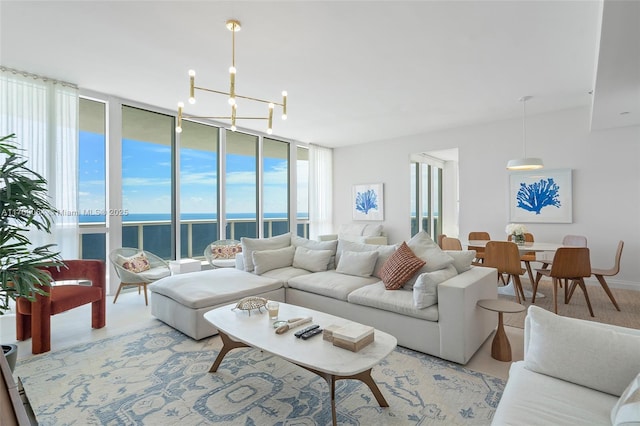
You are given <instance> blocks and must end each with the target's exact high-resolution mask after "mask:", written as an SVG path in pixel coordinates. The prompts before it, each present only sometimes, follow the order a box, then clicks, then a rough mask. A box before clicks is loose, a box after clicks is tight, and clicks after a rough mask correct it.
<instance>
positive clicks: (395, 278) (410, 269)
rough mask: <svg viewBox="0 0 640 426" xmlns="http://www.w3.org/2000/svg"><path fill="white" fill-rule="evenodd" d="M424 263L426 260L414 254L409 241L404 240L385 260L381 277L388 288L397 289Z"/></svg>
mask: <svg viewBox="0 0 640 426" xmlns="http://www.w3.org/2000/svg"><path fill="white" fill-rule="evenodd" d="M424 264H425V261H424V260H422V259H420V258H419V257H417V256H416V255H415V254H413V251H411V249H410V248H409V246H408V245H407V243H404V242H403V243H402V244H400V247H398V249H397V250H396V251H395V252H394V253H393V254H392V255H391V257H389V259H388V260H387V261H386V262H385V264H384V266H383V267H382V271H380V277H381V278H382V282H383V283H384V285H385V287H386V288H387V290H397V289H399V288H400V287H402V286H403V285H404V283H406V282H407V281H408V280H409V278H411V277H412V276H413V274H415V273H416V271H418V270H419V269H420V268H422V267H423V266H424Z"/></svg>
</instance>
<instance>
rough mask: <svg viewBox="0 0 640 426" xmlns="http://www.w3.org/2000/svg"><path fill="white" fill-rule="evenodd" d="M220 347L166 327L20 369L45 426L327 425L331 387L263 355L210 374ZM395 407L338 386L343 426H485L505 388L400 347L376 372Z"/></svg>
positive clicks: (361, 390)
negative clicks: (438, 425) (383, 405)
mask: <svg viewBox="0 0 640 426" xmlns="http://www.w3.org/2000/svg"><path fill="white" fill-rule="evenodd" d="M221 346H222V343H221V340H220V339H219V337H217V336H216V337H212V338H209V339H204V340H202V341H194V340H192V339H191V338H189V337H187V336H185V335H184V334H182V333H180V332H178V331H176V330H174V329H172V328H170V327H168V326H166V325H164V324H162V323H160V322H159V321H158V322H157V323H154V325H153V326H151V327H148V328H144V329H142V330H136V331H131V332H128V333H125V334H122V335H119V336H114V337H109V338H106V339H104V340H99V341H95V342H91V343H87V344H81V345H78V346H75V347H71V348H68V349H64V350H61V351H57V352H50V353H46V354H42V355H38V356H34V357H31V358H27V359H25V360H22V361H20V362H19V364H18V366H17V367H16V371H15V375H16V376H18V377H20V378H21V379H22V382H23V383H24V387H25V391H26V393H27V396H28V398H29V400H30V401H31V404H32V406H33V408H34V411H35V413H36V416H37V419H38V422H39V424H40V425H56V426H61V425H184V426H186V425H208V424H225V425H300V426H303V425H321V426H325V425H329V424H331V403H330V400H329V388H328V385H327V383H326V382H325V381H324V380H323V379H322V378H320V377H318V376H317V375H315V374H312V373H310V372H308V371H306V370H304V369H302V368H300V367H298V366H295V365H293V364H291V363H289V362H287V361H284V360H282V359H280V358H278V357H276V356H273V355H270V354H268V353H264V352H261V351H259V350H256V349H251V348H243V349H236V350H233V351H231V352H230V353H229V354H227V356H226V357H225V358H224V360H223V362H222V364H221V365H220V368H219V369H218V371H217V372H216V373H209V372H208V371H209V368H210V367H211V364H212V363H213V360H214V359H215V356H216V354H217V353H218V351H219V349H220V347H221ZM372 375H373V378H374V380H375V381H376V382H377V383H378V386H379V387H380V390H381V391H382V393H383V394H384V396H385V398H386V399H387V401H388V402H389V405H390V407H389V408H381V407H379V406H378V404H377V403H376V400H375V398H374V397H373V395H372V394H371V392H370V390H369V388H368V387H367V386H366V385H364V384H362V383H361V382H359V381H355V380H340V381H338V382H337V383H336V409H337V418H338V423H339V424H341V425H367V426H370V425H430V424H442V425H484V424H489V423H490V422H491V419H492V416H493V413H494V411H495V408H496V406H497V404H498V401H499V400H500V397H501V396H502V391H503V389H504V382H503V381H502V380H501V379H498V378H495V377H491V376H488V375H486V374H482V373H478V372H474V371H471V370H468V369H466V368H464V367H461V366H460V365H458V364H453V363H449V362H446V361H444V360H441V359H438V358H434V357H431V356H428V355H425V354H422V353H418V352H414V351H411V350H408V349H405V348H400V347H398V348H397V349H396V350H395V351H394V352H393V353H392V354H391V355H389V356H388V357H387V358H386V359H385V360H384V361H383V362H382V363H381V364H379V365H378V366H376V367H375V368H374V369H373V373H372Z"/></svg>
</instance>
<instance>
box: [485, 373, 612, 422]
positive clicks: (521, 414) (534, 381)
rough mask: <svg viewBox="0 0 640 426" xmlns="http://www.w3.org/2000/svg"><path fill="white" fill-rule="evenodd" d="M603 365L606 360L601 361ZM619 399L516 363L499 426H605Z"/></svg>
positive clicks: (498, 412)
mask: <svg viewBox="0 0 640 426" xmlns="http://www.w3.org/2000/svg"><path fill="white" fill-rule="evenodd" d="M601 362H602V361H601ZM615 402H616V397H614V396H612V395H609V394H606V393H602V392H598V391H595V390H593V389H589V388H586V387H584V386H579V385H576V384H573V383H570V382H565V381H564V380H560V379H556V378H553V377H549V376H546V375H544V374H539V373H534V372H533V371H530V370H528V369H527V368H526V367H525V363H524V362H523V361H518V362H514V363H513V364H511V368H510V369H509V380H507V385H506V386H505V389H504V391H503V392H502V397H501V399H500V404H499V405H498V408H497V410H496V412H495V414H494V416H493V420H492V422H491V424H492V425H495V426H504V425H513V426H548V425H553V426H576V425H580V426H602V425H606V424H610V423H609V414H610V412H611V407H613V406H614V404H615Z"/></svg>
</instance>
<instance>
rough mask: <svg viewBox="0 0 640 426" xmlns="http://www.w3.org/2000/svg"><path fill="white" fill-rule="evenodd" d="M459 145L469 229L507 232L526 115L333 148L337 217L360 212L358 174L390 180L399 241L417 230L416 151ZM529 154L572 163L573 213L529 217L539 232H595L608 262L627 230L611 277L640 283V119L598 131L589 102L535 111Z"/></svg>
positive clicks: (595, 246) (553, 236)
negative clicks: (513, 162)
mask: <svg viewBox="0 0 640 426" xmlns="http://www.w3.org/2000/svg"><path fill="white" fill-rule="evenodd" d="M449 148H458V149H459V187H460V224H459V229H460V235H459V236H460V238H461V239H462V240H463V241H464V240H465V239H466V236H467V234H468V233H469V231H472V230H474V231H477V230H484V231H488V232H489V233H490V234H491V236H492V238H494V239H505V238H506V235H505V233H504V228H505V226H506V224H507V223H508V220H509V215H508V202H507V196H508V177H509V174H508V172H507V170H506V169H505V166H506V163H507V161H508V160H509V159H511V158H516V157H521V156H522V120H521V119H514V120H506V121H500V122H494V123H488V124H483V125H475V126H469V127H464V128H456V129H451V130H446V131H441V132H437V133H428V134H422V135H415V136H409V137H402V138H398V139H394V140H388V141H381V142H372V143H367V144H360V145H352V146H348V147H343V148H336V149H335V150H334V175H333V178H334V199H333V204H334V215H333V221H334V225H335V226H336V227H337V226H338V225H340V224H342V223H348V222H351V221H352V219H351V190H352V185H353V184H358V183H375V182H383V183H384V198H385V207H384V210H385V211H384V215H385V220H384V222H383V224H384V226H385V229H386V231H387V233H388V235H389V240H390V243H396V242H400V241H403V240H406V239H408V238H409V237H410V221H409V211H410V204H409V156H410V154H412V153H417V152H424V151H432V150H440V149H449ZM527 154H528V155H529V156H535V157H542V159H543V160H544V163H545V168H547V169H559V168H570V169H573V223H570V224H538V223H531V224H526V226H527V228H528V229H529V231H530V232H532V233H533V234H534V235H535V238H536V241H545V242H560V240H561V239H562V237H563V236H564V235H565V234H580V235H586V236H587V238H588V242H589V248H590V249H591V260H592V264H593V266H594V267H601V268H609V267H611V266H612V265H613V255H614V253H615V249H616V246H617V243H618V240H624V242H625V248H624V251H623V254H622V267H621V271H620V274H618V275H617V276H616V277H612V278H611V279H609V280H608V282H610V283H611V285H612V287H625V288H634V289H637V290H640V167H639V166H638V162H639V160H640V127H626V128H618V129H612V130H605V131H597V132H593V133H590V132H589V109H588V108H580V109H572V110H566V111H559V112H556V113H553V114H544V115H537V116H528V117H527Z"/></svg>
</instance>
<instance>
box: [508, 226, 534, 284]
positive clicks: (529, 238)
mask: <svg viewBox="0 0 640 426" xmlns="http://www.w3.org/2000/svg"><path fill="white" fill-rule="evenodd" d="M507 240H508V241H513V235H511V234H509V236H508V237H507ZM524 242H525V243H533V242H534V238H533V234H531V233H529V232H525V234H524ZM520 260H521V261H522V263H524V266H525V268H526V269H527V274H528V275H529V282H530V283H531V285H533V270H532V269H531V262H536V261H537V259H536V252H535V251H528V252H526V253H524V254H522V255H521V256H520Z"/></svg>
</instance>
